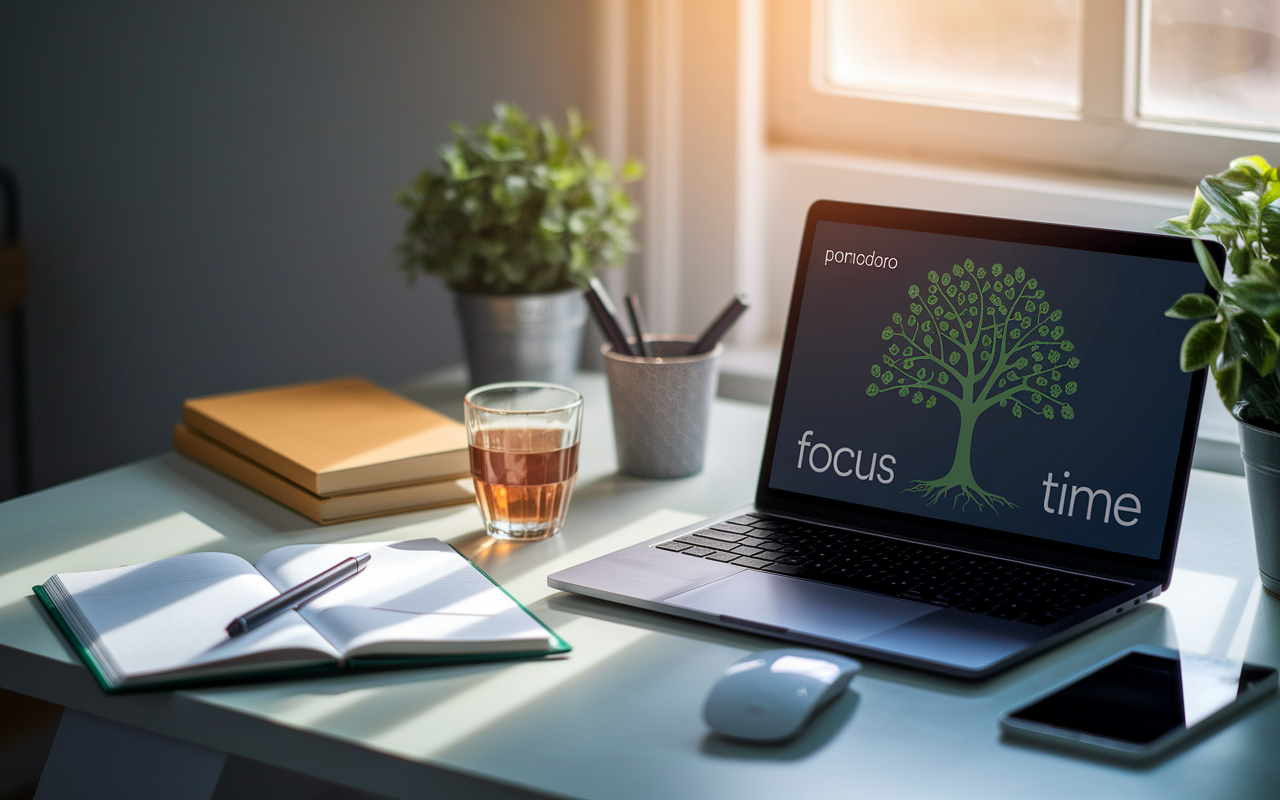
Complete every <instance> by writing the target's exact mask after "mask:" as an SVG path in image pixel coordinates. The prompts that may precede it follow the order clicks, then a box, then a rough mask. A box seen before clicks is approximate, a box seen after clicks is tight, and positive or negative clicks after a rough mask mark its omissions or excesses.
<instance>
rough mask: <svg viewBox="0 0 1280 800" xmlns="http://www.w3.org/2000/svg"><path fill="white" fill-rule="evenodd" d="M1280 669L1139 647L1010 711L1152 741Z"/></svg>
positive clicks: (1106, 734) (1080, 729) (1018, 715)
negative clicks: (1158, 652)
mask: <svg viewBox="0 0 1280 800" xmlns="http://www.w3.org/2000/svg"><path fill="white" fill-rule="evenodd" d="M1274 672H1275V670H1274V669H1271V668H1270V667H1259V666H1256V665H1253V664H1241V663H1240V662H1238V661H1229V660H1227V659H1219V658H1208V657H1202V656H1193V655H1186V654H1183V655H1181V656H1180V657H1172V658H1167V657H1163V656H1155V655H1151V654H1148V653H1141V652H1134V653H1130V654H1128V655H1127V656H1125V657H1124V658H1122V659H1120V660H1118V661H1114V662H1112V663H1111V664H1108V665H1107V666H1105V667H1103V668H1102V669H1099V670H1097V671H1096V672H1092V673H1090V674H1088V675H1086V676H1084V677H1083V678H1081V679H1080V680H1078V681H1076V682H1075V683H1072V684H1071V685H1069V686H1066V687H1064V688H1063V689H1062V690H1060V691H1058V692H1055V693H1054V694H1052V695H1050V696H1049V697H1046V698H1044V699H1043V700H1041V701H1039V702H1038V703H1034V704H1033V705H1030V706H1027V707H1026V708H1024V709H1021V710H1019V711H1017V712H1015V713H1013V714H1011V715H1010V717H1011V718H1013V719H1019V720H1025V721H1027V722H1036V723H1040V724H1042V725H1052V726H1053V727H1055V728H1065V729H1067V730H1071V731H1078V732H1080V733H1085V734H1090V735H1093V736H1102V737H1106V738H1108V739H1116V740H1119V741H1123V742H1129V743H1131V744H1137V745H1143V744H1149V743H1151V742H1153V741H1155V740H1156V739H1159V738H1160V737H1161V736H1164V735H1165V734H1167V733H1169V732H1171V731H1174V730H1178V729H1183V728H1190V727H1191V726H1193V725H1195V724H1196V723H1197V722H1200V721H1201V720H1203V719H1205V718H1207V717H1209V716H1211V715H1212V714H1214V713H1216V712H1217V711H1220V710H1221V709H1223V708H1225V707H1226V706H1229V705H1231V703H1233V702H1235V700H1236V698H1237V697H1239V696H1240V695H1241V694H1243V693H1244V692H1246V691H1247V690H1248V689H1249V688H1251V687H1252V686H1253V685H1254V684H1255V683H1256V682H1258V681H1260V680H1262V679H1264V678H1266V677H1268V676H1269V675H1271V674H1272V673H1274Z"/></svg>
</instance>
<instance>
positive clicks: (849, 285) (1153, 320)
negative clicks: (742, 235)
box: [769, 221, 1204, 558]
mask: <svg viewBox="0 0 1280 800" xmlns="http://www.w3.org/2000/svg"><path fill="white" fill-rule="evenodd" d="M814 237H815V238H814V245H813V250H812V256H811V258H810V263H809V265H808V275H807V278H806V283H805V287H804V296H803V299H802V305H801V310H800V315H799V324H798V328H797V331H796V340H795V346H794V349H793V352H792V357H791V369H790V375H789V378H788V382H787V387H786V396H785V400H784V403H783V408H782V414H781V424H780V427H779V433H778V446H777V448H776V450H775V453H774V462H773V464H772V472H771V476H770V483H769V485H770V487H771V488H774V489H782V490H787V491H793V492H800V493H804V494H808V495H813V496H817V497H823V498H830V499H834V500H842V501H848V502H853V503H859V504H864V505H869V506H875V507H878V508H882V509H888V510H892V511H898V512H904V513H908V514H916V515H921V516H925V517H931V518H935V519H943V520H950V521H955V522H961V523H965V524H970V525H980V526H985V527H988V528H994V529H996V530H1001V531H1007V532H1010V533H1016V534H1022V535H1027V536H1035V537H1041V538H1045V539H1051V540H1055V541H1060V542H1066V543H1071V544H1077V545H1083V546H1087V547H1094V548H1101V549H1104V550H1111V551H1115V552H1120V553H1126V554H1130V555H1136V556H1140V557H1145V558H1157V557H1159V554H1160V548H1161V544H1162V541H1163V536H1164V530H1165V522H1166V516H1167V513H1168V509H1169V501H1170V497H1171V492H1172V488H1173V483H1174V471H1175V468H1176V466H1177V456H1178V447H1179V441H1180V437H1181V433H1182V428H1183V424H1184V421H1185V417H1186V409H1187V401H1188V399H1189V396H1190V389H1191V382H1192V376H1191V375H1190V374H1187V373H1183V372H1182V371H1181V370H1179V368H1178V363H1177V353H1178V347H1179V344H1180V342H1181V340H1182V337H1183V336H1184V335H1185V333H1186V330H1187V328H1188V327H1189V326H1188V323H1185V322H1181V321H1178V320H1172V319H1168V318H1166V317H1164V316H1163V312H1164V310H1165V309H1166V308H1168V307H1169V306H1170V305H1171V304H1172V302H1173V301H1174V300H1175V299H1176V298H1177V297H1178V296H1179V295H1181V294H1183V293H1186V292H1198V291H1202V290H1203V287H1204V278H1203V275H1202V273H1201V272H1200V269H1199V267H1198V266H1197V265H1195V264H1194V263H1182V262H1171V261H1165V260H1158V259H1150V258H1142V257H1136V256H1120V255H1114V254H1109V253H1097V252H1089V251H1083V250H1068V249H1062V248H1054V247H1045V246H1040V245H1026V244H1017V243H1010V242H1000V241H991V240H985V239H970V238H966V237H959V236H949V235H940V234H929V233H921V232H916V231H902V230H892V229H885V228H872V227H866V226H860V225H850V224H845V223H835V222H823V221H819V222H818V223H817V228H816V231H815V235H814ZM828 249H832V250H840V251H846V252H849V251H851V252H854V253H870V252H872V251H873V250H874V251H875V252H876V253H877V254H878V255H882V256H888V257H893V258H896V259H897V261H898V266H897V268H896V269H893V270H889V269H877V268H871V267H865V266H854V265H850V264H836V263H830V264H824V263H823V261H824V259H825V253H826V250H828ZM965 259H972V260H973V262H974V264H975V265H976V266H981V267H985V268H986V269H987V270H988V271H989V270H990V268H991V266H992V265H993V264H996V263H999V264H1002V265H1003V267H1004V269H1005V270H1006V271H1007V272H1013V271H1014V270H1015V269H1016V268H1017V267H1022V268H1023V269H1024V270H1025V271H1026V276H1027V279H1031V278H1034V279H1036V280H1037V281H1038V287H1037V288H1039V289H1043V290H1044V292H1045V295H1044V298H1043V300H1044V301H1047V302H1048V303H1050V305H1051V306H1052V307H1053V308H1055V309H1061V310H1062V311H1063V317H1062V320H1061V323H1060V324H1062V325H1063V326H1064V328H1065V329H1066V331H1065V334H1064V336H1063V337H1062V338H1063V339H1064V340H1067V339H1069V340H1070V341H1071V342H1073V343H1074V345H1075V348H1074V350H1073V351H1072V352H1071V353H1070V354H1069V355H1072V356H1075V357H1077V358H1079V359H1080V364H1079V366H1078V367H1077V368H1076V369H1074V370H1069V369H1063V370H1062V372H1063V373H1066V374H1064V375H1063V377H1062V379H1061V383H1063V384H1065V382H1066V381H1068V380H1072V381H1076V382H1077V383H1078V386H1079V389H1078V391H1077V392H1076V393H1075V394H1074V395H1072V396H1071V397H1070V398H1066V397H1061V398H1059V399H1064V400H1069V402H1070V403H1071V405H1072V407H1073V409H1074V413H1075V417H1074V419H1070V420H1067V419H1063V418H1062V417H1061V415H1055V417H1054V418H1053V419H1044V418H1042V417H1040V416H1033V415H1029V414H1024V415H1023V416H1022V417H1021V418H1017V417H1015V416H1013V414H1012V413H1011V407H1005V408H1001V407H999V406H993V407H991V408H990V409H988V410H987V411H986V412H985V413H983V414H982V415H981V416H980V417H979V418H978V420H977V424H976V427H975V430H974V436H973V449H972V468H973V474H974V477H975V479H976V481H977V483H978V484H979V485H980V486H981V488H982V489H984V490H985V491H987V492H990V493H992V494H996V495H1001V496H1003V497H1004V498H1006V499H1007V500H1008V501H1010V502H1011V503H1014V504H1016V508H1010V507H1003V506H1001V507H1000V508H999V509H998V510H996V509H992V508H991V507H988V506H986V505H982V506H979V505H976V504H974V503H968V504H965V502H964V501H963V500H960V501H959V502H955V499H956V497H957V492H956V491H955V490H953V491H952V492H951V493H950V494H949V495H948V497H946V498H945V499H943V500H940V501H939V502H937V503H935V504H933V505H928V504H926V498H925V496H924V495H922V494H920V493H916V492H908V491H904V490H905V489H907V488H909V487H910V486H912V482H913V481H914V480H933V479H937V478H941V477H942V476H943V475H945V474H946V473H947V472H948V471H949V469H950V467H951V464H952V461H953V460H954V456H955V452H956V441H957V436H958V433H959V427H960V413H959V411H958V409H957V407H956V406H955V404H954V403H952V402H951V401H949V400H947V399H945V398H942V397H939V398H938V403H937V405H936V407H934V408H926V407H925V405H924V403H920V404H915V403H912V402H911V400H910V398H909V397H899V396H898V393H897V392H896V391H884V392H881V393H880V394H878V395H877V396H875V397H871V396H868V394H867V387H868V385H869V384H870V383H872V382H873V381H875V380H876V378H875V377H873V375H872V365H876V364H880V365H882V366H883V364H882V356H883V355H884V354H885V353H887V352H888V346H889V344H890V342H888V341H885V340H883V339H882V338H881V331H882V330H883V329H884V328H885V326H886V325H890V324H891V323H892V319H891V318H892V315H893V313H894V312H899V313H901V314H902V315H903V316H904V317H906V316H907V315H908V314H909V313H910V311H909V305H910V303H911V302H912V300H911V298H909V297H908V294H907V290H908V287H909V286H911V285H912V284H915V285H917V286H919V287H920V288H921V289H922V290H925V289H926V287H928V286H929V281H928V278H927V277H926V275H927V273H928V272H929V271H930V270H936V271H937V272H938V273H942V272H944V271H950V270H951V268H952V265H953V264H963V263H964V261H965ZM935 336H936V333H935ZM898 341H899V343H901V341H900V340H898ZM1063 355H1064V359H1063V361H1064V362H1065V356H1066V355H1068V354H1063ZM877 382H878V381H877ZM950 388H953V389H954V388H956V384H955V382H954V381H953V382H952V383H951V385H950ZM1023 398H1024V400H1026V401H1027V402H1030V400H1029V399H1028V398H1027V397H1026V395H1023ZM807 430H811V431H813V434H811V435H810V436H809V441H810V442H812V443H825V444H827V445H828V446H829V447H830V449H831V450H832V451H833V452H834V451H835V450H836V449H838V448H840V447H848V448H850V449H851V450H853V451H854V452H855V453H856V452H857V451H862V452H863V460H862V472H863V474H866V473H867V471H868V468H869V465H870V456H871V454H873V453H874V454H877V460H879V459H880V457H881V456H883V454H885V453H889V454H892V456H893V457H894V459H896V463H893V464H890V465H889V466H891V468H892V469H893V471H894V476H893V480H892V482H891V483H889V484H884V483H881V482H880V481H879V480H869V481H868V480H858V479H857V478H856V475H849V476H847V477H841V476H839V475H837V474H836V473H835V471H834V470H833V469H828V470H826V471H825V472H821V473H819V472H815V471H813V470H812V469H811V468H810V466H809V459H808V454H809V453H811V452H813V451H812V448H809V449H806V450H805V461H804V464H803V466H800V467H798V466H797V461H798V458H799V456H800V452H801V450H800V447H799V445H798V441H799V440H800V438H801V436H802V435H803V434H804V432H805V431H807ZM825 460H826V457H825V453H819V454H818V455H817V456H816V463H817V465H818V466H821V465H822V464H823V462H824V461H825ZM852 466H853V462H852V460H851V459H849V458H848V456H847V454H846V456H844V457H842V461H841V467H842V468H844V469H848V468H851V467H852ZM1064 472H1069V473H1070V475H1071V477H1070V478H1068V479H1066V481H1067V482H1068V484H1070V485H1078V486H1088V487H1090V488H1091V489H1094V490H1097V489H1105V490H1107V491H1108V492H1110V495H1111V500H1112V503H1114V502H1115V500H1116V499H1117V498H1118V497H1119V496H1120V495H1121V494H1125V493H1128V494H1133V495H1135V496H1137V497H1138V498H1139V500H1140V502H1141V508H1142V512H1141V513H1140V514H1137V515H1133V514H1126V515H1125V518H1126V519H1131V518H1135V517H1136V519H1137V522H1136V523H1135V524H1133V525H1131V526H1128V527H1125V526H1121V525H1119V524H1118V523H1117V521H1116V519H1115V517H1114V516H1112V517H1110V521H1109V522H1106V521H1104V520H1103V516H1104V513H1103V512H1104V508H1103V506H1104V502H1103V498H1102V497H1101V496H1099V497H1098V498H1097V500H1096V501H1095V502H1094V510H1093V514H1092V519H1089V520H1086V519H1085V517H1084V505H1085V503H1086V502H1087V500H1088V495H1084V494H1081V495H1080V496H1079V497H1078V499H1077V502H1076V509H1075V514H1074V516H1070V517H1068V516H1067V515H1066V514H1062V515H1059V514H1057V513H1048V512H1046V511H1045V510H1044V502H1045V491H1046V487H1045V486H1044V481H1045V480H1046V479H1047V475H1048V474H1049V473H1053V480H1054V481H1055V482H1058V483H1061V482H1063V480H1064V478H1063V474H1064ZM877 474H878V475H881V476H885V477H887V473H885V472H883V471H878V472H877ZM1068 488H1070V487H1068ZM1061 491H1062V487H1057V488H1054V489H1053V490H1052V495H1051V501H1050V505H1051V507H1053V508H1054V509H1055V512H1056V509H1057V506H1058V500H1059V496H1060V495H1059V493H1060V492H1061ZM1067 504H1068V505H1069V504H1070V492H1068V496H1067ZM1130 505H1131V503H1130Z"/></svg>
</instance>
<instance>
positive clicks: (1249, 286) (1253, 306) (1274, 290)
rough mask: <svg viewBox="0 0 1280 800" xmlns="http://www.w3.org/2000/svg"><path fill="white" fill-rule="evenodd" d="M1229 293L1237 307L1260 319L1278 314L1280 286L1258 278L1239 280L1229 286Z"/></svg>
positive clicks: (1251, 277) (1279, 308) (1279, 309)
mask: <svg viewBox="0 0 1280 800" xmlns="http://www.w3.org/2000/svg"><path fill="white" fill-rule="evenodd" d="M1229 293H1230V295H1231V299H1232V300H1234V301H1235V302H1236V304H1237V305H1239V306H1240V307H1241V308H1243V309H1244V310H1246V311H1252V312H1253V313H1255V314H1257V315H1258V316H1260V317H1267V318H1270V317H1273V316H1275V315H1276V314H1277V313H1280V286H1277V285H1276V284H1275V283H1273V282H1271V281H1267V280H1264V279H1262V278H1261V277H1259V276H1253V275H1251V276H1249V277H1247V278H1241V279H1240V280H1238V281H1236V282H1235V283H1233V284H1231V288H1230V290H1229Z"/></svg>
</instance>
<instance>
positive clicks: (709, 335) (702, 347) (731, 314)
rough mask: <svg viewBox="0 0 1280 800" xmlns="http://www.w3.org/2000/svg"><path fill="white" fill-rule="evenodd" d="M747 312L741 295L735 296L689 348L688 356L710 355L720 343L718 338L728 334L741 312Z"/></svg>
mask: <svg viewBox="0 0 1280 800" xmlns="http://www.w3.org/2000/svg"><path fill="white" fill-rule="evenodd" d="M746 310H747V304H746V303H744V302H742V295H736V296H735V297H734V298H733V299H732V300H730V301H729V305H727V306H725V308H724V311H721V312H720V316H718V317H716V318H715V321H713V322H712V323H711V324H710V325H708V326H707V329H706V330H705V331H703V332H702V335H701V336H699V337H698V341H696V342H694V343H693V347H691V348H689V353H688V355H691V356H696V355H701V354H702V353H710V352H711V350H712V349H713V348H715V346H716V343H717V342H719V341H720V337H722V336H724V335H725V334H726V333H728V331H729V329H730V328H732V327H733V323H735V322H737V321H738V317H740V316H742V312H743V311H746Z"/></svg>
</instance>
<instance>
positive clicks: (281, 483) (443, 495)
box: [173, 425, 475, 525]
mask: <svg viewBox="0 0 1280 800" xmlns="http://www.w3.org/2000/svg"><path fill="white" fill-rule="evenodd" d="M173 446H174V448H175V449H176V450H177V451H178V452H180V453H182V454H183V455H186V456H189V457H190V458H193V459H195V460H196V461H199V462H200V463H202V464H204V465H205V466H207V467H212V468H213V469H215V470H217V471H218V472H221V473H223V474H224V475H227V476H228V477H231V478H234V479H235V480H237V481H240V482H241V483H243V484H245V485H246V486H248V487H249V488H251V489H256V490H257V491H259V492H261V493H262V494H265V495H266V496H267V497H270V498H271V499H272V500H275V501H276V502H278V503H282V504H284V505H286V506H288V507H289V508H292V509H293V510H294V511H297V512H298V513H299V514H302V515H303V516H304V517H310V518H311V519H313V520H315V521H316V522H319V523H321V524H322V525H324V524H329V523H332V522H346V521H349V520H353V519H362V518H364V517H372V516H378V515H380V514H396V513H400V512H402V511H417V510H419V509H423V508H434V507H436V506H446V505H456V504H459V503H468V502H471V501H472V500H473V499H474V498H475V493H474V489H473V487H472V483H471V476H470V475H452V476H449V477H447V478H441V479H439V480H435V481H428V482H425V483H411V484H405V485H401V486H393V487H390V488H387V489H375V490H372V491H368V492H352V493H349V494H343V495H337V496H335V497H320V496H319V495H316V494H312V493H311V492H308V491H307V490H306V489H303V488H302V487H300V486H297V485H295V484H293V483H292V482H290V481H287V480H285V479H284V478H282V477H281V476H279V475H277V474H275V473H274V472H272V471H270V470H268V469H266V468H265V467H263V466H261V465H260V464H255V463H254V462H252V461H250V460H249V459H247V458H245V457H244V456H242V455H239V454H238V453H235V452H232V451H231V450H229V449H227V448H225V447H223V446H222V445H220V444H218V443H217V442H215V441H213V440H212V439H209V438H207V437H205V436H202V435H200V434H199V433H197V432H195V431H193V430H191V429H190V428H188V427H187V426H186V425H178V426H177V427H175V428H174V429H173Z"/></svg>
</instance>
